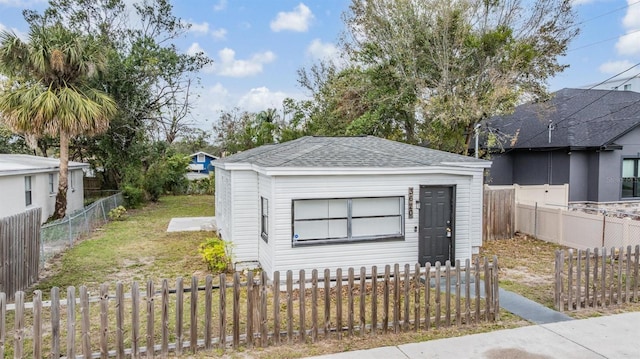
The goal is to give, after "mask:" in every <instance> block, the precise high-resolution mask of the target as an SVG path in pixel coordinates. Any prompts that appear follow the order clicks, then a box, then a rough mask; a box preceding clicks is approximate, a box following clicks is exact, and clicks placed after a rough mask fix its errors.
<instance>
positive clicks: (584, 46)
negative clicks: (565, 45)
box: [567, 29, 640, 52]
mask: <svg viewBox="0 0 640 359" xmlns="http://www.w3.org/2000/svg"><path fill="white" fill-rule="evenodd" d="M639 31H640V29H636V30H633V31H630V32H627V33H626V34H623V35H620V36H615V37H610V38H608V39H604V40H599V41H596V42H592V43H590V44H587V45H583V46H579V47H576V48H573V49H570V50H567V52H573V51H578V50H582V49H584V48H587V47H591V46H595V45H599V44H601V43H603V42H607V41H611V40H617V39H620V38H623V37H625V36H628V35H631V34H635V33H636V32H639Z"/></svg>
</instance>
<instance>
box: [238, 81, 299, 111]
mask: <svg viewBox="0 0 640 359" xmlns="http://www.w3.org/2000/svg"><path fill="white" fill-rule="evenodd" d="M287 97H291V96H288V95H287V94H286V93H284V92H282V91H271V90H269V89H268V88H267V87H264V86H262V87H257V88H252V89H251V90H249V92H247V93H246V94H244V95H243V96H242V97H241V98H240V100H239V101H238V107H239V108H241V109H243V110H247V111H250V112H259V111H263V110H266V109H268V108H281V107H282V101H283V100H284V99H285V98H287Z"/></svg>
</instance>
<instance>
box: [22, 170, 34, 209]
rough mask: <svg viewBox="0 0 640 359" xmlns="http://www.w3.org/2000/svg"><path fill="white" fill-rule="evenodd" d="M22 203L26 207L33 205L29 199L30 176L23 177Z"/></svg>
mask: <svg viewBox="0 0 640 359" xmlns="http://www.w3.org/2000/svg"><path fill="white" fill-rule="evenodd" d="M24 203H25V205H27V206H30V205H31V204H32V203H33V201H32V198H31V176H25V178H24Z"/></svg>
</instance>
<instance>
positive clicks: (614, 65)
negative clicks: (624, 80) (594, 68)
mask: <svg viewBox="0 0 640 359" xmlns="http://www.w3.org/2000/svg"><path fill="white" fill-rule="evenodd" d="M631 66H633V63H632V62H631V61H628V60H623V61H609V62H605V63H604V64H602V65H600V67H598V70H600V72H602V73H605V74H618V73H620V72H622V71H624V70H626V69H628V68H630V67H631Z"/></svg>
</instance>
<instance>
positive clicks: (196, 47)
mask: <svg viewBox="0 0 640 359" xmlns="http://www.w3.org/2000/svg"><path fill="white" fill-rule="evenodd" d="M200 52H202V53H204V54H205V55H206V54H207V52H206V51H204V49H203V48H202V46H200V44H199V43H197V42H194V43H193V44H191V46H189V48H188V49H187V55H191V56H193V55H196V54H198V53H200Z"/></svg>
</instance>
